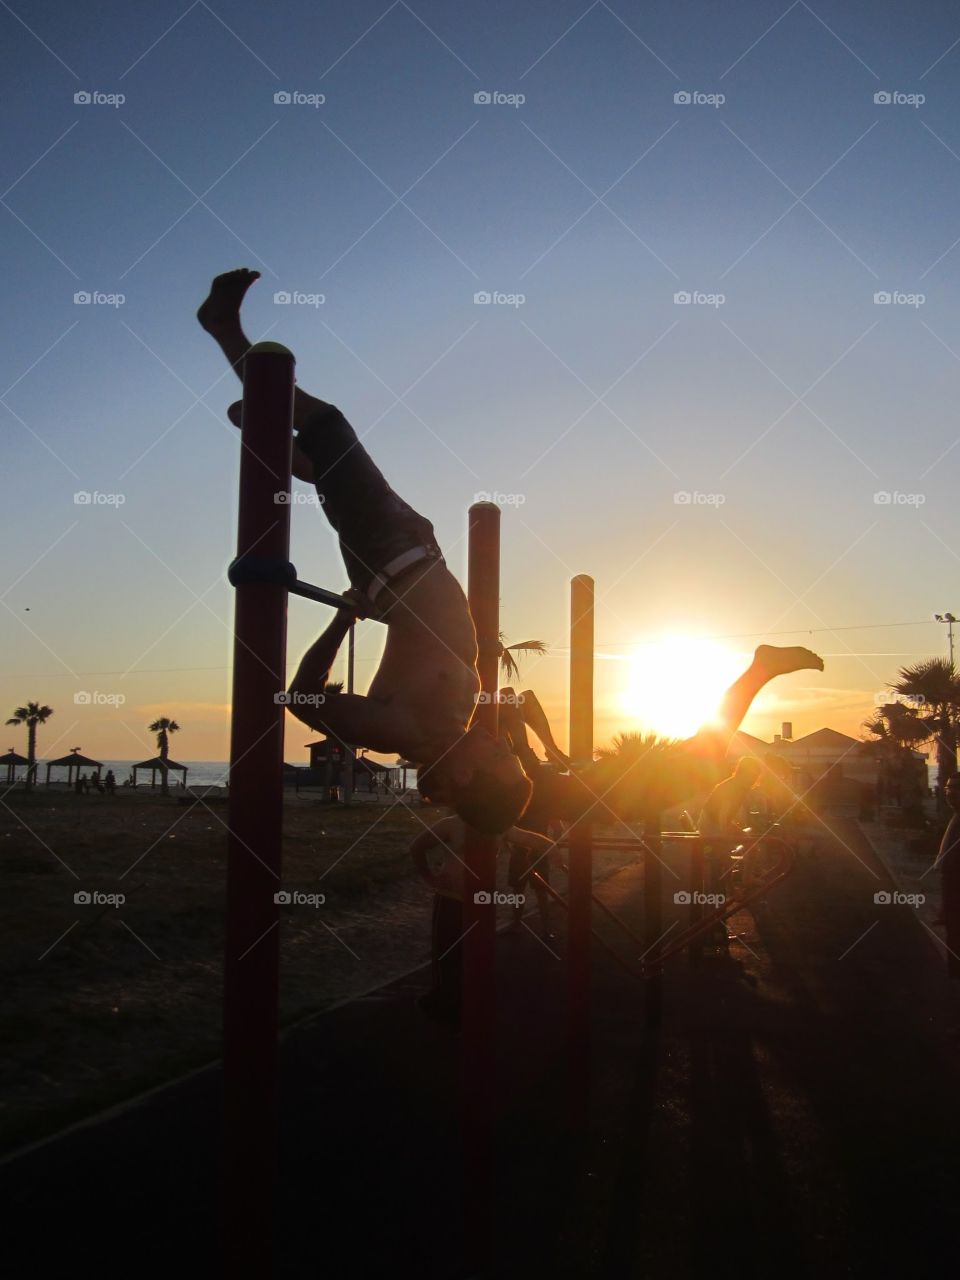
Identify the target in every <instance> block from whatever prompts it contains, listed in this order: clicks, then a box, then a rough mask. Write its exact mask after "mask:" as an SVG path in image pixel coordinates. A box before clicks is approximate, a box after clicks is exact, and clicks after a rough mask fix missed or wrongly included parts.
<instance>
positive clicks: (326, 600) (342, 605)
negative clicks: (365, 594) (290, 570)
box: [287, 578, 362, 617]
mask: <svg viewBox="0 0 960 1280" xmlns="http://www.w3.org/2000/svg"><path fill="white" fill-rule="evenodd" d="M287 590H288V591H289V592H290V594H291V595H294V596H303V598H304V600H315V601H316V602H317V604H329V605H332V606H333V608H334V609H349V611H350V612H351V613H356V614H357V616H358V617H360V616H362V614H361V611H360V610H358V608H357V602H356V601H355V600H350V599H349V598H348V597H347V596H341V595H338V594H337V592H336V591H328V590H327V589H326V587H315V586H314V585H313V583H312V582H301V581H300V579H299V578H295V579H294V581H293V582H289V583H288V584H287Z"/></svg>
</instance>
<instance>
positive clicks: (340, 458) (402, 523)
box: [297, 405, 443, 604]
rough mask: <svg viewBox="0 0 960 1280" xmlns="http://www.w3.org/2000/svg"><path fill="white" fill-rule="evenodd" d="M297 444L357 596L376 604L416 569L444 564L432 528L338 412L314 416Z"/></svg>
mask: <svg viewBox="0 0 960 1280" xmlns="http://www.w3.org/2000/svg"><path fill="white" fill-rule="evenodd" d="M297 444H298V445H299V447H300V449H301V450H302V451H303V452H304V453H305V454H306V456H307V457H308V458H309V459H310V461H311V462H312V463H313V465H314V468H315V470H316V487H317V494H318V495H319V498H320V501H321V503H322V504H323V510H324V512H325V514H326V517H327V519H328V520H329V522H330V524H331V526H332V527H333V529H334V530H335V532H336V533H337V535H338V537H339V539H340V554H341V555H342V556H343V563H344V566H345V567H346V570H347V576H348V577H349V579H350V585H351V587H352V588H353V590H354V591H355V592H357V593H359V594H360V595H362V596H364V597H366V600H367V601H369V602H370V603H371V604H372V603H373V602H374V601H375V600H376V598H377V596H378V595H379V594H380V592H381V591H382V590H383V588H384V587H385V586H386V585H387V584H388V583H389V582H391V581H392V580H394V579H396V578H398V577H399V576H400V574H402V573H405V572H406V571H407V570H408V569H411V568H413V566H414V565H417V564H421V563H424V562H427V561H438V560H439V561H442V560H443V553H442V552H441V550H440V548H439V546H438V545H437V540H436V537H435V536H434V531H433V525H432V524H431V523H430V521H429V520H427V519H426V517H424V516H421V515H419V514H418V513H417V512H416V511H414V510H413V508H412V507H411V506H409V505H408V504H407V503H406V502H404V501H403V499H402V498H400V497H398V496H397V494H396V493H394V491H393V490H392V489H391V488H390V485H389V484H388V483H387V481H386V480H385V479H384V477H383V474H382V473H381V472H380V470H379V469H378V468H377V466H376V465H375V464H374V462H373V459H372V458H371V457H370V455H369V454H368V453H367V451H366V449H364V447H363V445H362V444H361V443H360V442H359V440H358V439H357V433H356V432H355V431H354V429H353V427H351V425H350V423H349V422H347V420H346V418H345V417H344V416H343V414H342V413H341V412H340V410H339V409H335V408H334V407H333V406H332V405H328V406H327V407H326V408H324V409H320V410H318V411H317V412H316V413H314V414H312V415H311V416H310V417H309V418H308V419H307V421H306V422H305V423H304V425H303V427H302V429H301V430H300V432H299V434H298V436H297Z"/></svg>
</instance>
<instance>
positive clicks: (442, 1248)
mask: <svg viewBox="0 0 960 1280" xmlns="http://www.w3.org/2000/svg"><path fill="white" fill-rule="evenodd" d="M667 880H668V882H669V877H667ZM886 887H889V885H888V881H887V878H886V875H885V873H884V872H883V870H882V868H881V867H880V865H879V864H878V863H877V861H876V859H875V858H874V856H873V854H872V853H871V851H870V849H869V846H868V845H867V843H866V841H865V840H864V839H863V837H862V836H861V834H860V832H859V829H858V828H857V827H856V824H854V823H841V822H837V823H835V824H834V832H833V833H832V834H831V833H828V832H827V831H826V830H823V832H822V839H821V840H819V841H818V842H817V843H816V844H815V846H814V848H813V849H812V850H807V851H805V852H804V855H803V857H802V859H801V861H800V863H799V865H798V868H797V870H796V871H795V872H794V875H793V876H792V878H791V879H790V880H788V881H787V882H786V883H785V884H784V885H782V886H781V887H780V888H779V889H777V890H776V892H775V893H773V894H771V896H770V898H769V901H768V902H767V903H765V904H763V905H762V906H760V907H759V908H758V909H757V911H756V914H755V916H751V915H744V916H742V917H738V918H736V919H735V921H734V922H733V923H734V927H736V928H737V929H738V931H739V932H741V933H742V935H743V941H742V942H741V943H736V944H734V945H733V947H732V948H731V951H730V956H729V958H726V959H720V958H716V957H713V958H710V957H708V958H707V959H706V960H705V961H704V963H703V964H702V965H701V966H700V967H699V968H697V969H690V968H688V967H687V963H686V961H685V960H681V961H678V962H676V963H675V964H674V966H673V967H672V968H671V969H670V971H669V977H668V980H667V981H666V983H665V989H664V1018H663V1024H662V1027H661V1029H660V1031H659V1032H658V1033H651V1032H650V1031H648V1030H645V1028H644V1019H643V992H642V989H641V988H640V986H639V984H637V983H635V982H634V981H633V980H632V979H631V978H630V977H628V976H627V975H625V974H624V973H623V972H622V971H621V970H620V969H618V968H617V967H616V966H615V965H614V964H613V963H612V962H611V961H610V960H609V959H608V958H607V957H606V956H605V955H604V954H603V953H602V952H598V953H597V955H596V963H595V975H594V976H595V982H594V1000H595V1036H594V1046H595V1063H594V1108H593V1116H592V1122H591V1129H590V1133H589V1136H588V1137H587V1139H586V1141H585V1142H584V1143H583V1144H581V1145H580V1146H574V1145H573V1144H572V1143H571V1142H569V1141H568V1140H566V1139H565V1138H564V1136H563V1125H562V1115H563V1106H562V1087H561V1085H562V1050H561V1034H562V990H563V986H562V979H563V967H562V964H561V963H560V961H559V960H558V959H557V958H556V957H555V956H554V955H552V954H551V953H550V952H549V951H548V950H546V949H545V948H544V947H543V945H542V944H541V943H540V942H539V941H538V940H537V939H536V938H535V937H534V936H533V935H532V934H530V933H523V934H521V935H520V936H519V937H505V936H502V937H501V938H500V939H499V940H498V974H499V984H500V1026H499V1030H498V1044H499V1047H500V1071H499V1095H500V1099H501V1110H500V1115H499V1117H498V1118H497V1135H498V1152H499V1166H498V1181H497V1186H498V1194H499V1200H500V1203H499V1206H498V1214H497V1222H496V1236H495V1261H494V1264H493V1266H492V1268H490V1269H489V1270H488V1271H487V1272H485V1273H484V1274H490V1275H495V1276H503V1277H513V1276H525V1277H527V1276H551V1277H553V1276H560V1277H567V1276H569V1277H595V1276H597V1277H599V1276H604V1277H605V1276H615V1277H638V1278H639V1277H645V1278H646V1277H651V1278H658V1277H664V1278H667V1277H670V1278H671V1280H674V1278H677V1280H680V1278H683V1277H700V1276H715V1275H731V1276H733V1275H736V1276H739V1277H746V1278H747V1280H749V1278H750V1277H778V1278H779V1277H794V1276H796V1277H801V1276H803V1277H807V1276H809V1277H814V1276H816V1277H823V1276H880V1275H891V1274H895V1273H896V1272H898V1271H900V1270H906V1271H908V1273H909V1274H914V1275H928V1274H934V1273H939V1271H940V1269H941V1268H942V1266H943V1263H944V1260H945V1259H949V1258H950V1257H952V1255H953V1243H954V1242H953V1237H954V1234H955V1206H956V1204H957V1203H958V1193H960V1168H958V1160H957V1152H958V1150H960V1108H958V1107H957V1106H956V1091H957V1086H958V1070H957V1069H958V1065H960V1053H958V1046H960V1041H958V1040H957V1038H956V1036H955V1032H956V1028H957V1025H958V1019H957V1012H958V1005H957V998H956V993H955V992H953V991H952V990H951V989H950V988H949V985H948V983H947V981H946V978H945V976H944V969H943V965H942V961H941V958H940V957H939V956H938V954H937V952H936V949H935V946H934V944H933V943H932V942H931V941H930V939H929V936H928V935H927V934H926V933H925V932H924V930H923V928H922V927H921V926H920V925H919V924H918V923H917V922H916V920H914V919H913V918H911V909H910V908H908V907H901V906H896V905H876V904H875V903H874V898H873V895H874V893H875V892H877V890H878V889H881V888H886ZM668 892H672V886H671V888H670V889H668ZM602 893H603V896H604V898H605V900H606V901H608V902H609V903H610V905H612V906H614V907H615V908H616V909H617V910H619V911H620V912H621V913H622V914H623V915H624V916H625V917H626V918H628V919H631V920H632V921H633V922H634V923H635V924H637V925H638V923H639V916H640V907H641V904H642V883H641V878H640V875H639V870H638V869H637V868H627V869H626V870H625V871H623V872H621V873H620V874H619V875H617V876H615V877H613V878H612V879H610V880H609V881H607V882H606V883H605V884H604V886H603V888H602ZM561 950H562V943H561ZM425 982H426V977H425V975H424V974H423V973H420V974H416V975H414V976H412V977H410V978H406V979H402V980H400V981H398V982H396V983H394V984H392V985H391V986H389V987H386V988H383V989H381V990H379V991H377V992H376V993H375V994H373V995H370V996H368V997H366V998H363V999H359V1000H354V1001H352V1002H350V1003H348V1004H345V1005H342V1006H340V1007H339V1008H336V1009H333V1010H331V1011H329V1012H327V1013H325V1014H323V1015H322V1016H320V1017H318V1018H315V1019H312V1020H310V1021H308V1022H306V1023H304V1024H302V1025H301V1026H299V1027H297V1028H295V1029H294V1030H292V1031H290V1032H289V1033H288V1034H287V1036H286V1037H285V1040H284V1044H283V1053H282V1062H283V1121H282V1134H281V1163H282V1167H281V1196H280V1219H281V1221H280V1231H279V1238H278V1246H277V1258H278V1273H279V1274H280V1275H282V1276H284V1277H312V1276H328V1275H334V1276H343V1277H351V1278H352V1277H367V1276H369V1277H379V1276H392V1275H395V1274H398V1273H401V1272H402V1273H403V1274H411V1275H415V1276H417V1277H423V1278H424V1280H428V1278H430V1277H447V1276H457V1275H464V1274H469V1272H468V1271H466V1270H464V1268H463V1258H464V1256H465V1250H464V1240H463V1234H462V1229H461V1219H460V1202H461V1194H460V1184H459V1156H458V1150H457V1138H456V1133H457V1100H456V1071H457V1055H458V1041H457V1038H456V1037H455V1036H451V1035H450V1034H448V1033H445V1032H443V1031H440V1030H439V1029H437V1028H434V1027H433V1026H431V1025H429V1024H427V1023H425V1022H424V1020H423V1018H422V1016H421V1015H420V1014H419V1013H418V1011H417V1010H416V1008H415V1006H414V1004H413V1000H414V998H415V996H416V994H417V993H418V991H420V990H422V989H423V987H424V986H425ZM217 1122H218V1079H217V1074H216V1071H215V1070H210V1071H208V1072H205V1073H202V1074H200V1075H197V1076H194V1077H192V1078H191V1079H189V1080H188V1081H186V1082H184V1083H182V1084H180V1085H178V1086H176V1087H173V1088H170V1089H166V1090H163V1091H161V1092H159V1093H157V1094H155V1095H153V1096H152V1097H151V1098H150V1099H148V1100H147V1101H145V1102H143V1103H141V1104H139V1105H138V1106H136V1107H134V1108H132V1109H127V1110H124V1111H121V1112H119V1113H117V1114H116V1115H114V1116H113V1117H111V1118H108V1119H106V1120H103V1121H101V1122H100V1123H98V1124H96V1125H90V1126H87V1127H85V1128H81V1129H78V1130H75V1131H73V1132H72V1133H70V1134H68V1135H66V1136H64V1137H61V1138H59V1139H57V1140H55V1141H53V1142H50V1143H47V1144H45V1145H43V1146H40V1147H38V1148H36V1149H34V1150H33V1151H30V1152H27V1153H26V1154H23V1155H21V1156H19V1157H17V1158H15V1159H14V1160H12V1161H10V1162H7V1163H6V1164H5V1165H4V1166H3V1167H2V1168H0V1175H2V1187H0V1195H2V1204H3V1208H4V1215H5V1224H4V1226H3V1236H2V1238H3V1241H4V1253H5V1256H6V1258H7V1259H9V1261H10V1264H11V1266H10V1270H11V1274H17V1275H20V1274H28V1273H29V1274H44V1273H46V1272H47V1271H48V1270H50V1271H52V1270H53V1267H54V1265H55V1264H56V1263H57V1262H58V1261H60V1260H61V1259H63V1258H64V1257H67V1258H69V1259H70V1260H71V1271H73V1270H77V1271H79V1272H88V1271H90V1272H91V1273H95V1274H97V1275H98V1276H101V1277H113V1276H117V1277H119V1276H124V1277H127V1276H138V1277H139V1276H154V1275H156V1276H159V1275H170V1276H173V1275H188V1276H189V1275H194V1274H195V1275H215V1274H217V1271H216V1268H215V1264H214V1262H213V1258H214V1243H213V1228H214V1206H215V1186H216V1153H217ZM491 1229H492V1228H491Z"/></svg>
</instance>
